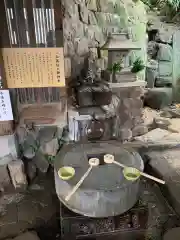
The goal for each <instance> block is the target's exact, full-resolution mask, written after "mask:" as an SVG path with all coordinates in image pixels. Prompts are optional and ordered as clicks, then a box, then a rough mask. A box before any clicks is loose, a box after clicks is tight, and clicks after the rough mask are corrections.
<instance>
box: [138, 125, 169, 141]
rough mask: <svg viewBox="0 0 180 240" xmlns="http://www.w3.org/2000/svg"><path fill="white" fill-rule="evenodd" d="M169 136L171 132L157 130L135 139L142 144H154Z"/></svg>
mask: <svg viewBox="0 0 180 240" xmlns="http://www.w3.org/2000/svg"><path fill="white" fill-rule="evenodd" d="M169 134H170V132H169V131H167V130H163V129H161V128H156V129H154V130H152V131H150V132H148V133H146V134H145V135H143V136H139V137H135V139H136V140H138V141H142V142H147V143H148V142H151V143H153V142H157V141H160V140H162V139H163V138H164V137H166V136H167V135H169Z"/></svg>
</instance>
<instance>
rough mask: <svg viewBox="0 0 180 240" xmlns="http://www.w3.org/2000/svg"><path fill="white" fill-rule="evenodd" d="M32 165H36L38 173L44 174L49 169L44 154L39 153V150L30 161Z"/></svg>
mask: <svg viewBox="0 0 180 240" xmlns="http://www.w3.org/2000/svg"><path fill="white" fill-rule="evenodd" d="M32 161H33V163H34V164H35V165H36V167H37V168H38V169H39V171H40V172H42V173H46V172H47V170H48V168H49V163H48V161H47V159H46V157H45V156H44V154H43V153H42V152H41V150H38V152H37V153H36V156H35V157H34V158H33V159H32Z"/></svg>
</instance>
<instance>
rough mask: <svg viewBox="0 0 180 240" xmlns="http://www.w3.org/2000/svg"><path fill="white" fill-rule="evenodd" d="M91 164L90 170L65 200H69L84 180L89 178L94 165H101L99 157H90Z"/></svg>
mask: <svg viewBox="0 0 180 240" xmlns="http://www.w3.org/2000/svg"><path fill="white" fill-rule="evenodd" d="M89 165H90V167H89V168H88V170H87V171H86V172H85V174H84V175H83V176H82V177H81V179H80V180H79V182H78V183H77V184H76V186H75V187H74V188H73V190H72V191H71V192H70V193H69V194H68V195H67V197H66V198H65V200H66V201H67V202H68V201H69V200H70V199H71V197H72V195H73V194H74V193H75V192H76V191H77V190H78V188H79V187H80V186H81V184H82V183H83V182H84V180H85V179H86V178H87V176H88V175H89V173H90V172H91V170H92V168H93V167H97V166H99V159H98V158H90V159H89Z"/></svg>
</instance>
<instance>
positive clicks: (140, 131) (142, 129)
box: [132, 125, 148, 137]
mask: <svg viewBox="0 0 180 240" xmlns="http://www.w3.org/2000/svg"><path fill="white" fill-rule="evenodd" d="M147 132H148V128H147V127H146V126H144V125H139V126H136V127H134V128H133V129H132V135H133V137H136V136H141V135H144V134H146V133H147Z"/></svg>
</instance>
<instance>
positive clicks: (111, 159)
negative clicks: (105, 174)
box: [104, 154, 165, 184]
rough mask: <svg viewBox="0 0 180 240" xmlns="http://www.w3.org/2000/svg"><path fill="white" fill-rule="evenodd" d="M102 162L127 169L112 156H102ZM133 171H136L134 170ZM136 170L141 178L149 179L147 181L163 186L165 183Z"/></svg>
mask: <svg viewBox="0 0 180 240" xmlns="http://www.w3.org/2000/svg"><path fill="white" fill-rule="evenodd" d="M104 162H105V163H108V164H112V163H114V164H116V165H118V166H120V167H122V168H129V167H128V166H126V165H124V164H122V163H119V162H117V161H115V160H114V156H113V155H111V154H106V155H105V156H104ZM132 168H133V167H132ZM135 169H136V168H135ZM136 170H137V171H138V172H139V174H140V175H141V176H144V177H146V178H149V179H151V180H153V181H155V182H158V183H161V184H165V181H163V180H161V179H159V178H156V177H153V176H151V175H149V174H147V173H144V172H141V171H139V170H138V169H136Z"/></svg>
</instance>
